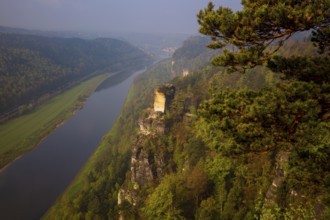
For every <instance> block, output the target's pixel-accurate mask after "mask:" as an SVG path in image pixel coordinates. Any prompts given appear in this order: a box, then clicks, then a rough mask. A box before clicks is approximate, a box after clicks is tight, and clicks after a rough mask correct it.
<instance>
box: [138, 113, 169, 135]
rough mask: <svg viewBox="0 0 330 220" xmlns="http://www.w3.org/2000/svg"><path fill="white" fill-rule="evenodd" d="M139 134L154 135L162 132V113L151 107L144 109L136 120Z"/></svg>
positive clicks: (163, 129) (163, 130) (163, 128)
mask: <svg viewBox="0 0 330 220" xmlns="http://www.w3.org/2000/svg"><path fill="white" fill-rule="evenodd" d="M138 124H139V128H140V134H142V135H146V136H148V135H155V134H164V132H165V127H164V114H162V113H160V112H155V111H154V110H153V109H151V108H149V109H147V110H146V111H145V114H144V115H142V116H141V117H140V119H139V121H138Z"/></svg>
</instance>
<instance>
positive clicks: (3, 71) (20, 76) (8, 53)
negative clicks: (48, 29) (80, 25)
mask: <svg viewBox="0 0 330 220" xmlns="http://www.w3.org/2000/svg"><path fill="white" fill-rule="evenodd" d="M151 62H152V59H151V58H150V56H148V55H146V54H145V53H144V52H143V51H142V50H140V49H137V48H135V47H133V46H132V45H131V44H129V43H126V42H124V41H120V40H115V39H109V38H100V39H95V40H83V39H79V38H55V37H44V36H36V35H24V34H10V33H0V113H4V112H6V111H9V110H12V109H15V108H17V107H18V106H19V105H22V104H28V103H31V102H35V101H37V100H38V99H40V98H41V97H42V96H45V95H47V94H50V93H53V92H54V91H59V90H62V89H64V88H66V87H69V86H70V85H72V84H74V83H76V82H78V81H80V80H82V79H84V78H88V77H90V76H91V75H92V74H95V72H96V71H97V72H104V71H111V72H116V71H119V70H123V69H130V68H133V69H136V68H140V67H143V66H145V65H147V64H150V63H151Z"/></svg>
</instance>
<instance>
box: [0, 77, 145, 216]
mask: <svg viewBox="0 0 330 220" xmlns="http://www.w3.org/2000/svg"><path fill="white" fill-rule="evenodd" d="M141 72H142V71H138V72H135V73H133V72H122V73H120V74H117V75H115V76H112V77H110V78H109V79H107V80H106V81H104V82H103V83H102V84H101V85H100V86H99V87H98V89H97V90H96V91H95V92H94V93H93V95H91V96H90V97H89V98H88V100H87V102H86V104H85V106H84V108H83V109H81V110H79V111H78V112H77V113H76V114H75V115H74V116H73V117H72V118H70V119H69V120H68V121H66V122H65V123H64V124H63V125H62V126H60V127H59V128H57V129H56V130H55V131H54V132H53V133H52V134H50V135H49V136H48V137H47V138H46V139H45V140H44V141H43V142H42V143H41V144H39V146H38V147H37V148H36V149H35V150H34V151H31V152H30V153H28V154H26V155H24V156H23V157H21V158H20V159H19V160H17V161H15V162H14V163H12V164H11V165H10V166H9V167H8V168H7V169H5V170H4V171H3V172H1V173H0V219H1V220H16V219H17V220H25V219H27V220H29V219H33V220H35V219H40V217H41V216H42V215H43V214H44V213H45V212H46V211H47V209H48V208H50V206H51V205H52V204H53V203H54V202H55V200H56V198H57V197H58V196H59V195H60V194H61V193H62V192H63V191H64V190H65V188H66V187H67V186H68V184H69V183H70V181H72V179H73V178H74V177H75V175H76V174H77V173H78V171H79V170H80V169H81V167H82V166H83V165H84V164H85V163H86V161H87V159H88V158H89V157H90V155H91V154H92V153H93V151H94V150H95V148H96V147H97V145H98V143H99V142H100V140H101V138H102V136H103V135H104V134H105V133H106V132H107V131H108V130H109V129H110V128H111V126H112V125H113V123H114V122H115V120H116V119H117V117H118V115H119V113H120V111H121V108H122V106H123V103H124V101H125V98H126V96H127V93H128V90H129V87H130V85H131V84H132V82H133V79H134V77H135V76H136V75H137V74H139V73H141Z"/></svg>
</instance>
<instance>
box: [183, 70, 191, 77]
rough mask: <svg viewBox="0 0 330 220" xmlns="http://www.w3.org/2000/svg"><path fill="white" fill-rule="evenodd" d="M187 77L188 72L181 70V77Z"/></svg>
mask: <svg viewBox="0 0 330 220" xmlns="http://www.w3.org/2000/svg"><path fill="white" fill-rule="evenodd" d="M188 75H189V70H188V69H183V70H182V76H183V77H186V76H188Z"/></svg>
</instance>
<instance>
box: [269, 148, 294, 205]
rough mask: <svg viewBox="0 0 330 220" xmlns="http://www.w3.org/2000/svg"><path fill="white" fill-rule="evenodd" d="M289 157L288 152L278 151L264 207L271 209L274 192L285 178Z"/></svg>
mask: <svg viewBox="0 0 330 220" xmlns="http://www.w3.org/2000/svg"><path fill="white" fill-rule="evenodd" d="M289 155H290V152H288V151H280V152H279V153H278V154H277V156H276V164H275V176H274V178H273V181H272V184H271V185H270V187H269V188H268V190H267V193H266V196H265V202H264V206H265V207H271V206H272V205H273V204H274V203H275V199H276V192H277V190H278V188H279V187H281V186H282V183H283V182H284V180H285V177H286V171H285V167H286V166H287V163H288V161H289Z"/></svg>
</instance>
